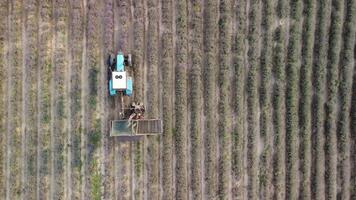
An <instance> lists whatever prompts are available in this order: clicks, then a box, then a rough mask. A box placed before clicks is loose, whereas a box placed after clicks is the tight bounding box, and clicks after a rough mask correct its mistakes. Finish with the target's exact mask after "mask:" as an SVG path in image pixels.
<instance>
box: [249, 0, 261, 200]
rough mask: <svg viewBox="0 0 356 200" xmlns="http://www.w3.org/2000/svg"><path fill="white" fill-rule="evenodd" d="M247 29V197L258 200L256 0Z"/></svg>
mask: <svg viewBox="0 0 356 200" xmlns="http://www.w3.org/2000/svg"><path fill="white" fill-rule="evenodd" d="M248 16H249V27H248V33H249V34H248V36H247V39H248V43H249V50H248V63H249V71H248V73H247V80H246V81H247V83H246V84H247V123H248V126H247V131H248V132H247V148H248V151H247V175H248V185H247V197H248V198H249V199H258V191H259V188H258V176H259V173H258V152H257V141H258V109H257V108H258V98H259V97H258V68H259V58H258V57H259V54H260V46H259V35H260V24H261V13H260V3H259V1H257V0H253V1H251V2H250V10H249V14H248Z"/></svg>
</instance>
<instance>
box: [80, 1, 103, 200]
mask: <svg viewBox="0 0 356 200" xmlns="http://www.w3.org/2000/svg"><path fill="white" fill-rule="evenodd" d="M99 8H100V6H99V3H98V2H96V1H91V0H89V1H88V10H87V13H86V14H87V27H86V34H87V38H86V39H87V43H86V46H85V47H84V48H87V55H86V58H84V59H86V66H85V67H84V69H83V70H85V72H84V74H85V77H84V78H85V79H86V80H85V82H86V83H87V84H88V88H85V89H86V90H87V91H84V93H85V94H86V95H88V96H87V97H86V100H85V106H84V113H85V115H84V120H85V121H84V124H83V126H84V133H85V137H86V139H85V141H86V144H85V146H86V151H87V153H86V155H85V161H84V162H85V164H84V166H85V167H84V170H85V175H86V176H87V179H85V181H84V183H83V184H84V185H85V187H84V188H85V189H88V191H85V190H84V192H85V194H84V197H85V198H86V199H89V198H90V199H101V195H102V192H101V174H100V170H99V162H100V159H99V156H100V154H99V152H100V149H99V147H100V146H101V137H102V133H101V123H100V118H101V115H100V114H99V113H100V110H101V107H100V104H99V102H98V101H99V98H98V95H99V82H100V76H99V75H100V55H101V54H100V51H99V50H100V42H101V37H100V29H99V28H98V27H100V24H101V21H100V18H99V16H100V15H99V11H100V9H99ZM101 69H102V68H101ZM87 195H90V196H87Z"/></svg>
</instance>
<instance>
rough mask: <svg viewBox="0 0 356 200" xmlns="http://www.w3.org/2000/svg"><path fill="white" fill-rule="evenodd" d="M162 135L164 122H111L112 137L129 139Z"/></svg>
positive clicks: (149, 120)
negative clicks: (130, 137)
mask: <svg viewBox="0 0 356 200" xmlns="http://www.w3.org/2000/svg"><path fill="white" fill-rule="evenodd" d="M161 133H162V120H159V119H140V120H131V121H128V120H114V121H111V129H110V136H119V137H128V136H143V135H158V134H161Z"/></svg>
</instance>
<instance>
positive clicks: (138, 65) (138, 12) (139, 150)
mask: <svg viewBox="0 0 356 200" xmlns="http://www.w3.org/2000/svg"><path fill="white" fill-rule="evenodd" d="M133 7H134V21H133V27H134V33H133V35H134V40H133V56H134V57H133V59H134V60H135V62H134V69H135V71H134V75H135V87H136V92H135V94H134V95H135V100H136V101H143V97H144V95H143V73H142V71H143V62H142V61H143V58H144V27H145V24H144V13H145V10H144V5H143V0H139V1H133ZM133 146H134V147H133V148H134V185H135V189H134V197H135V199H142V198H143V192H142V188H144V187H143V157H142V155H143V142H142V141H139V142H137V143H136V144H134V145H133Z"/></svg>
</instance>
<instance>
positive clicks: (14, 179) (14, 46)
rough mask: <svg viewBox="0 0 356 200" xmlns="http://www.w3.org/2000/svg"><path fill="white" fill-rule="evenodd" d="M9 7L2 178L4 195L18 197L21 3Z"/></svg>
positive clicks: (20, 104)
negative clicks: (5, 140) (5, 161)
mask: <svg viewBox="0 0 356 200" xmlns="http://www.w3.org/2000/svg"><path fill="white" fill-rule="evenodd" d="M9 6H10V7H11V9H10V16H11V17H10V27H9V34H10V33H11V34H10V35H9V37H10V38H9V40H10V45H11V46H10V47H9V49H10V52H9V53H10V55H11V56H10V58H9V65H8V66H11V67H9V71H8V74H9V78H10V81H9V82H8V84H9V87H8V96H9V102H8V103H9V104H8V105H7V107H8V111H7V112H8V120H9V123H10V124H9V126H8V132H7V147H8V153H7V163H6V166H7V168H6V170H7V172H8V174H7V178H6V181H7V182H6V190H7V191H6V197H7V198H10V197H11V198H20V197H21V195H22V194H23V193H22V190H21V180H22V179H21V174H22V167H23V166H22V165H23V162H22V160H21V158H22V157H21V149H22V146H21V132H22V131H24V130H22V129H21V119H22V118H21V117H22V102H23V99H22V95H21V94H22V72H23V69H22V66H23V62H22V61H23V59H22V58H23V56H22V49H23V41H22V40H21V36H22V29H21V28H22V23H21V17H22V3H21V1H13V2H11V3H10V5H9Z"/></svg>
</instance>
